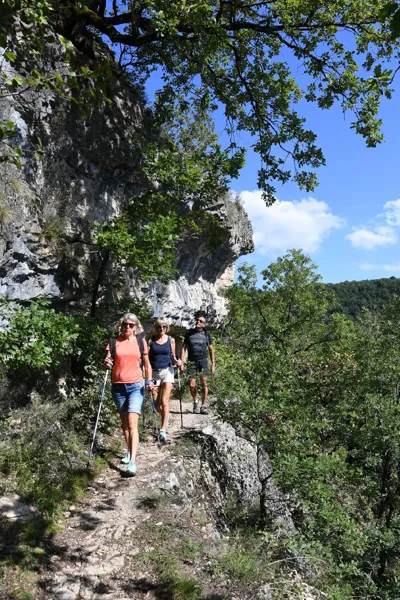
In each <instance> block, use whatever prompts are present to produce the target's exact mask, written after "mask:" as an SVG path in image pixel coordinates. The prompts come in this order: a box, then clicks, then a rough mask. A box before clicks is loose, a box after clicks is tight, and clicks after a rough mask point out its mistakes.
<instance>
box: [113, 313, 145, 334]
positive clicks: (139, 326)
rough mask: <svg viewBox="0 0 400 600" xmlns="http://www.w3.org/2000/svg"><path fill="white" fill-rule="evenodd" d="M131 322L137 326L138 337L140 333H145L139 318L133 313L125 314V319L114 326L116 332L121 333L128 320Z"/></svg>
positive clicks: (121, 319) (122, 318)
mask: <svg viewBox="0 0 400 600" xmlns="http://www.w3.org/2000/svg"><path fill="white" fill-rule="evenodd" d="M127 319H128V320H129V321H133V322H134V323H135V325H136V330H135V334H136V335H137V334H138V333H143V331H144V329H143V327H142V324H141V322H140V321H139V319H138V318H137V316H136V315H134V314H133V313H129V312H128V313H125V314H124V316H123V317H121V318H120V320H119V321H117V322H116V323H115V325H114V329H115V330H116V331H121V328H122V323H123V322H124V321H126V320H127Z"/></svg>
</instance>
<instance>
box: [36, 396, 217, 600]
mask: <svg viewBox="0 0 400 600" xmlns="http://www.w3.org/2000/svg"><path fill="white" fill-rule="evenodd" d="M171 412H172V416H173V420H172V421H171V424H170V428H169V436H168V437H169V442H168V444H167V445H160V444H157V443H156V442H155V441H153V440H152V439H151V438H149V439H148V440H147V441H142V442H141V443H140V447H139V453H138V457H137V467H138V471H137V475H136V477H126V476H125V474H124V466H123V465H120V462H119V460H120V459H119V457H116V458H115V460H113V461H112V462H110V467H109V468H108V469H107V470H106V471H105V472H103V473H102V475H101V476H99V477H98V478H97V480H95V481H94V483H93V484H92V486H91V487H90V488H89V489H88V494H87V496H86V498H85V499H84V501H83V502H82V503H81V504H80V505H77V506H72V507H70V510H69V513H70V514H69V516H68V518H67V522H66V526H65V528H64V529H63V532H62V533H61V534H59V535H58V536H56V538H55V540H54V544H55V545H54V547H55V548H59V551H57V552H56V553H55V554H54V555H53V556H52V557H51V564H52V568H51V569H49V570H48V571H46V572H45V573H44V575H43V577H42V579H41V591H40V596H39V597H40V600H44V599H54V600H128V599H129V600H131V599H133V598H135V599H137V598H161V597H162V596H161V595H157V594H156V591H155V590H156V589H157V586H156V585H153V586H152V585H147V588H150V589H146V586H144V589H142V590H140V589H138V586H136V589H135V586H131V587H129V586H128V585H126V582H127V581H129V579H130V578H132V577H133V576H134V577H135V580H136V581H140V580H141V579H142V580H143V579H144V578H146V579H147V580H148V579H149V578H150V579H151V576H150V574H149V573H148V572H145V571H146V569H145V568H144V569H143V572H140V571H138V557H140V556H141V554H142V553H143V552H145V551H146V550H148V547H147V546H146V540H145V539H143V538H142V536H138V535H136V533H137V531H138V529H140V528H141V527H142V526H143V524H144V523H145V522H146V521H148V520H150V519H152V523H153V525H154V527H157V526H158V527H159V528H160V529H161V528H162V527H163V523H161V522H160V523H158V522H154V521H155V514H154V513H155V511H154V510H153V509H154V506H152V502H154V498H155V495H156V494H157V493H162V492H164V493H166V494H168V493H169V492H172V491H173V490H174V489H175V488H177V487H178V486H179V483H178V481H177V477H176V473H175V471H176V468H177V467H179V465H180V464H181V458H180V456H179V451H177V448H178V447H179V443H180V440H181V439H182V436H183V435H185V434H187V432H188V431H190V430H192V431H193V430H196V429H198V430H200V429H202V428H203V427H204V426H205V425H206V424H207V422H209V421H210V420H211V417H210V416H204V415H194V414H192V413H191V405H189V404H185V405H184V429H181V428H180V414H179V402H178V401H173V402H172V406H171ZM174 447H175V451H174ZM178 450H179V448H178ZM180 510H181V508H180V507H179V506H177V507H176V511H178V512H179V511H180ZM156 518H157V517H156ZM139 564H140V560H139ZM142 587H143V586H142ZM139 588H140V586H139ZM165 597H168V596H165Z"/></svg>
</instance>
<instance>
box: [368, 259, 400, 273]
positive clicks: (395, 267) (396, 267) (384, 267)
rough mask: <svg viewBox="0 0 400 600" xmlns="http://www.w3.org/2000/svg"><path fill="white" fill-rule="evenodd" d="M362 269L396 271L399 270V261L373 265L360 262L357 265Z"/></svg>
mask: <svg viewBox="0 0 400 600" xmlns="http://www.w3.org/2000/svg"><path fill="white" fill-rule="evenodd" d="M358 268H359V269H361V270H362V271H388V272H389V273H398V272H399V271H400V262H398V263H394V264H392V265H373V264H371V263H362V264H361V265H358Z"/></svg>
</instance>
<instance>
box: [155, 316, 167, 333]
mask: <svg viewBox="0 0 400 600" xmlns="http://www.w3.org/2000/svg"><path fill="white" fill-rule="evenodd" d="M162 325H166V326H167V333H168V331H169V323H168V321H167V319H164V317H158V319H156V321H155V323H154V328H155V329H156V330H157V328H158V327H161V326H162Z"/></svg>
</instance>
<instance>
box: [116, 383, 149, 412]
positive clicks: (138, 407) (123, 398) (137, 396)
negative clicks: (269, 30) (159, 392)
mask: <svg viewBox="0 0 400 600" xmlns="http://www.w3.org/2000/svg"><path fill="white" fill-rule="evenodd" d="M111 392H112V397H113V400H114V402H115V406H116V407H117V411H118V412H119V414H120V415H122V414H126V413H137V414H138V415H140V413H141V412H142V404H143V394H144V383H143V381H139V383H113V384H112V386H111Z"/></svg>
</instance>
